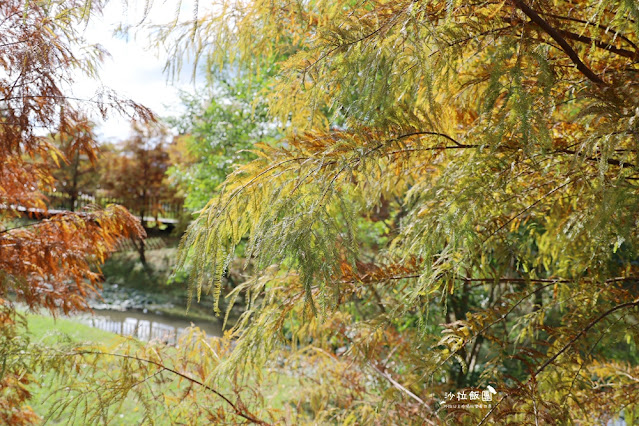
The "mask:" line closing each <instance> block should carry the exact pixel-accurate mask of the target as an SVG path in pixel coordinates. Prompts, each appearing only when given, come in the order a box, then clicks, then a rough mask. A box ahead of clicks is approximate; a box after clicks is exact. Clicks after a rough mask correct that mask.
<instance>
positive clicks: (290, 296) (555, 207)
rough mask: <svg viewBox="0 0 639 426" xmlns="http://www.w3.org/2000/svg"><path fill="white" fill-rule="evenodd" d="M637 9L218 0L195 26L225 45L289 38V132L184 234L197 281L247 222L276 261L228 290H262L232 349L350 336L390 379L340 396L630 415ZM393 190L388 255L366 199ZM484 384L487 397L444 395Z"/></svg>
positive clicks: (271, 43) (204, 280) (383, 403)
mask: <svg viewBox="0 0 639 426" xmlns="http://www.w3.org/2000/svg"><path fill="white" fill-rule="evenodd" d="M638 25H639V8H638V5H637V4H636V3H634V2H628V1H579V2H573V1H555V2H549V1H530V0H527V1H524V0H521V1H520V0H508V1H498V2H472V1H471V2H467V1H452V2H451V1H448V2H444V1H425V2H414V1H393V2H386V1H363V2H330V1H329V2H325V1H321V2H320V1H317V2H315V1H310V2H297V3H291V2H288V1H287V2H278V1H275V2H274V1H270V0H269V1H259V0H258V1H253V2H248V3H247V2H237V3H232V2H230V3H229V4H228V5H227V8H226V9H225V12H224V13H223V14H219V13H218V12H217V11H214V12H213V13H212V14H211V15H209V16H203V17H202V18H201V19H200V20H199V21H198V23H197V26H195V27H194V28H195V30H194V33H193V34H194V36H193V37H191V38H186V37H182V38H177V39H176V40H177V42H176V46H178V47H179V48H181V49H184V48H187V49H188V48H193V49H194V50H195V51H196V53H198V54H199V55H200V58H202V59H204V60H207V61H209V62H210V63H211V64H215V63H216V61H217V60H218V59H219V58H220V55H221V54H222V53H221V52H222V51H223V50H224V49H220V48H219V46H220V45H222V46H224V47H225V48H226V49H227V50H226V51H227V52H228V51H231V52H234V53H235V60H236V61H237V63H239V64H243V66H246V67H248V68H251V67H254V66H259V59H257V60H256V59H255V58H268V57H277V55H281V54H284V53H287V54H290V57H289V58H288V59H287V60H286V61H282V62H280V63H279V66H280V70H281V72H280V74H279V76H278V77H277V78H275V79H273V81H272V85H271V89H270V91H269V96H270V111H271V113H272V114H273V116H275V117H277V118H279V120H280V122H281V123H282V125H283V126H284V127H285V131H286V133H287V137H286V143H281V144H280V145H279V146H277V147H275V146H268V145H259V144H258V145H257V147H256V151H255V152H256V153H257V154H258V155H259V158H258V159H257V160H255V161H253V162H251V163H249V164H248V165H245V166H242V167H240V168H239V169H238V170H237V171H235V172H234V173H233V174H231V175H230V176H229V177H228V178H227V181H226V183H225V184H224V186H223V188H224V192H223V193H222V194H221V195H220V196H219V197H217V198H215V199H213V200H211V201H210V203H209V204H208V205H207V207H206V208H205V209H204V210H203V212H202V213H201V215H200V216H199V218H198V219H197V220H196V221H195V223H194V224H193V225H192V227H191V228H190V230H189V232H188V234H187V236H186V237H185V239H184V241H183V249H182V264H183V265H184V266H185V267H187V268H188V267H189V265H191V269H192V270H193V274H192V275H193V278H194V279H195V280H196V282H197V286H196V288H197V292H198V294H199V291H200V290H201V289H207V288H209V289H211V290H212V291H213V293H214V294H215V295H216V297H218V298H219V297H221V295H220V279H221V277H222V276H223V274H224V271H225V270H226V268H227V266H228V263H229V261H230V260H231V259H232V258H233V256H234V252H235V249H236V247H237V246H238V244H240V243H241V241H242V239H243V238H244V237H246V236H248V238H249V243H248V246H247V248H246V252H247V256H248V257H251V258H252V259H254V260H255V262H256V263H257V264H258V265H259V266H260V268H259V271H260V272H258V275H257V276H256V277H255V279H254V280H251V281H247V282H246V283H245V284H244V285H243V286H242V287H240V288H238V289H237V290H236V291H235V292H234V293H233V295H232V297H235V296H237V295H238V294H241V293H242V292H245V293H246V297H247V298H248V299H249V300H250V301H251V303H250V304H249V306H250V309H249V311H248V312H247V313H246V314H245V316H244V317H243V320H242V321H240V322H239V323H238V325H237V326H236V328H235V332H236V333H237V336H238V349H237V350H236V352H234V354H233V359H232V360H231V361H232V363H233V362H235V364H232V365H245V363H246V362H257V363H260V362H263V361H265V360H266V359H268V357H269V354H270V353H271V351H272V350H273V348H275V347H277V346H278V344H279V343H276V342H277V341H278V340H277V339H276V337H277V336H281V335H282V332H287V333H289V334H290V333H292V335H293V336H297V337H298V338H299V340H298V342H307V343H309V342H312V343H309V344H310V345H311V346H314V347H315V346H316V347H321V348H322V349H323V350H326V351H328V352H330V353H333V354H336V353H340V354H341V355H340V356H339V357H338V358H339V360H340V362H349V363H351V364H350V365H351V368H352V369H353V371H358V372H369V373H370V374H372V375H373V376H372V377H375V379H371V381H370V382H367V384H366V385H365V388H366V391H365V392H370V393H371V394H377V395H383V397H381V399H379V400H377V399H375V402H374V403H373V402H370V401H369V402H370V403H371V404H372V405H368V404H367V403H364V404H362V405H357V404H354V403H353V404H351V405H348V404H346V406H341V405H340V404H339V403H336V406H335V407H339V408H335V409H336V410H337V412H333V415H334V416H335V417H336V418H341V419H348V418H349V417H348V416H350V415H353V413H354V412H359V413H358V414H357V416H360V415H364V414H363V413H368V414H367V415H370V416H372V417H371V418H376V419H377V420H380V419H382V418H384V417H383V416H388V415H391V414H392V415H398V414H399V415H406V414H407V413H412V414H414V415H416V416H421V417H422V419H427V418H433V419H434V418H435V417H438V418H440V419H443V418H446V417H447V416H449V417H451V418H457V419H462V418H463V419H465V421H468V422H472V421H475V422H477V421H478V422H482V423H484V422H487V421H489V419H492V420H490V421H493V420H495V419H500V420H504V421H505V420H506V419H509V420H511V421H519V420H521V421H523V420H526V421H532V419H533V418H534V419H536V420H537V421H554V420H557V419H565V420H568V419H572V420H575V421H576V420H580V421H595V419H597V418H599V420H603V419H606V418H609V417H610V416H614V415H617V414H619V413H620V412H621V411H622V410H623V411H624V412H625V413H626V415H628V416H631V415H632V413H634V412H635V411H636V410H637V407H636V405H635V402H633V401H636V399H637V398H636V396H635V395H636V392H637V390H638V389H637V381H636V377H637V373H638V372H639V371H638V370H637V368H638V367H637V357H636V355H635V354H636V343H635V342H636V338H637V334H636V333H637V332H636V327H634V324H636V322H637V309H636V307H637V305H639V299H638V297H639V293H638V292H637V277H638V275H637V270H636V264H637V262H636V259H637V247H636V245H637V242H638V240H637V233H636V223H637V219H638V216H637V214H638V210H637V206H639V203H638V201H639V200H638V199H637V196H638V194H639V193H638V192H637V186H636V182H637V179H638V177H639V169H638V163H637V161H639V159H638V158H637V148H638V146H637V141H638V139H637V125H638V123H637V115H638V114H639V104H638V101H637V99H639V98H638V97H637V88H638V87H639V86H638V83H639V80H637V72H638V71H639V68H637V59H638V58H639V51H638V50H637V43H638V42H639V40H638V38H637V34H638V33H637V30H638V29H639V28H638ZM172 34H175V32H173V33H172ZM388 200H391V201H390V203H389V202H388ZM389 206H390V207H389ZM381 207H384V208H390V209H391V211H392V215H391V216H392V217H393V220H392V226H391V228H392V229H389V230H388V232H387V234H386V237H388V238H385V239H384V240H383V242H382V243H381V244H378V245H376V248H375V255H374V256H371V255H370V254H371V247H370V244H367V242H366V241H365V238H362V235H361V234H362V233H361V232H360V231H361V219H362V218H365V217H368V218H370V215H371V214H372V213H374V212H375V211H378V210H379V209H380V208H381ZM378 242H379V241H378ZM371 259H373V260H371ZM358 305H359V306H360V307H359V308H357V306H358ZM302 324H305V325H302ZM298 334H299V335H298ZM309 334H310V335H312V339H311V340H308V339H309ZM292 339H293V341H296V338H295V337H293V338H292ZM305 339H306V340H305ZM338 348H341V349H340V352H335V350H336V349H338ZM344 350H345V352H343V353H342V351H344ZM236 353H237V356H235V355H236ZM334 356H337V355H334ZM336 359H337V358H336ZM240 361H241V362H240ZM360 383H361V382H360ZM488 384H490V385H492V386H493V387H495V388H497V390H498V393H497V395H496V396H495V400H494V401H493V403H492V405H491V407H490V408H473V407H471V406H465V408H461V409H459V408H457V409H452V408H446V406H445V405H444V406H442V405H441V402H442V400H444V395H445V392H458V391H459V390H460V389H463V388H469V389H473V388H485V386H487V385H488ZM329 405H330V404H329ZM372 406H374V407H375V409H374V410H373V409H372V408H371V407H372ZM365 407H369V408H370V409H371V410H372V411H366V410H368V409H369V408H365ZM372 413H375V414H372ZM376 416H379V417H376ZM357 418H360V417H357ZM394 418H395V417H394ZM413 419H415V420H416V422H420V421H423V420H418V417H413ZM473 419H474V420H473ZM553 419H554V420H553Z"/></svg>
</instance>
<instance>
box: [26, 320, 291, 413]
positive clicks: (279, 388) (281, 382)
mask: <svg viewBox="0 0 639 426" xmlns="http://www.w3.org/2000/svg"><path fill="white" fill-rule="evenodd" d="M26 318H27V325H28V330H29V334H30V337H31V339H32V341H34V342H41V343H44V344H47V345H51V346H55V345H56V343H61V342H69V341H71V342H74V343H78V344H79V345H80V344H82V343H97V344H100V345H104V346H116V345H117V344H118V343H121V342H123V341H124V340H125V339H126V338H124V337H121V336H118V335H116V334H113V333H109V332H105V331H102V330H99V329H97V328H92V327H89V326H87V325H84V324H80V323H78V322H74V321H72V320H69V319H65V318H57V319H54V318H53V317H51V316H46V315H34V314H27V315H26ZM264 373H265V375H266V376H268V378H267V379H265V380H264V382H263V385H262V386H263V387H262V391H263V392H264V394H263V396H264V397H265V399H266V401H267V405H269V406H271V407H277V408H280V409H281V408H283V407H284V406H286V405H287V402H286V401H288V400H289V398H291V397H293V396H294V395H295V392H296V391H298V390H299V387H298V386H299V382H298V381H297V380H296V379H294V378H292V377H290V376H289V375H288V374H272V375H270V374H267V373H266V370H265V371H264ZM96 374H98V375H100V374H108V372H97V373H96ZM40 383H41V386H33V387H32V393H33V398H32V400H31V407H32V408H33V409H34V411H35V412H36V413H37V414H39V415H40V416H42V417H43V418H44V417H46V415H47V413H49V411H50V409H51V407H52V406H53V402H54V401H53V399H52V398H50V399H47V396H48V395H49V393H50V391H52V390H55V389H59V388H60V385H59V384H57V383H56V382H55V378H54V375H53V374H52V373H51V374H43V375H42V376H41V378H40ZM167 386H169V388H170V390H172V391H176V390H177V389H178V388H177V386H178V385H177V384H176V382H172V383H170V384H168V385H167ZM218 390H219V391H220V392H222V393H223V394H224V393H225V394H229V389H224V388H223V386H222V387H220V388H218ZM155 392H157V394H158V395H163V394H165V393H166V392H163V390H162V389H156V390H155ZM155 392H154V393H155ZM111 413H115V416H114V419H113V420H112V421H111V422H109V424H110V425H137V424H141V421H142V419H143V413H142V407H141V406H140V404H139V402H138V401H137V400H136V399H135V397H134V396H133V395H129V396H128V397H127V399H126V400H125V401H124V402H123V403H122V404H121V405H120V406H117V407H112V408H111ZM72 414H73V413H72V412H71V411H70V410H69V411H68V412H63V413H62V414H61V415H59V416H57V418H56V419H54V420H48V422H47V424H64V425H84V424H85V423H84V422H83V421H82V419H81V418H79V419H75V420H74V418H73V415H72ZM80 417H81V416H80ZM155 420H156V421H155V424H159V425H163V424H167V425H168V424H171V422H170V421H169V419H168V418H167V419H166V421H165V422H163V421H162V419H155Z"/></svg>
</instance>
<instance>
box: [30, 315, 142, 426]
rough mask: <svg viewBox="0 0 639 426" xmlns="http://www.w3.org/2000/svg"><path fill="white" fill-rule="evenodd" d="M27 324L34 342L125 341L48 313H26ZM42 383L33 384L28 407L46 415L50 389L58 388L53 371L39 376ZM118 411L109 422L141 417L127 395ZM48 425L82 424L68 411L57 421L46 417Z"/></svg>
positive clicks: (130, 422)
mask: <svg viewBox="0 0 639 426" xmlns="http://www.w3.org/2000/svg"><path fill="white" fill-rule="evenodd" d="M26 318H27V327H28V330H29V334H30V337H31V339H32V340H33V341H34V342H41V343H46V344H48V345H55V344H56V343H57V342H64V341H68V340H71V341H73V342H76V343H78V344H82V343H97V344H100V345H106V346H115V345H117V344H118V343H120V342H122V341H123V340H124V338H123V337H121V336H118V335H117V334H113V333H109V332H106V331H102V330H100V329H97V328H93V327H89V326H87V325H84V324H80V323H78V322H75V321H72V320H69V319H64V318H53V317H52V316H48V315H34V314H27V315H26ZM40 383H41V386H34V387H33V389H32V393H33V398H32V400H31V407H32V408H33V409H34V411H35V412H36V413H37V414H39V415H40V416H42V417H43V418H45V417H46V415H47V413H48V412H49V411H50V409H51V407H52V405H53V400H51V399H47V396H48V394H49V392H50V391H51V390H54V389H56V388H58V387H59V385H58V384H56V382H55V378H54V375H53V374H45V375H43V376H42V377H41V382H40ZM117 411H118V414H116V418H115V420H114V421H113V422H111V423H109V424H112V425H136V424H139V423H140V420H141V419H142V416H141V412H140V408H139V407H138V404H137V402H136V401H135V399H134V398H131V397H130V398H127V399H126V400H125V402H124V403H123V404H122V406H120V407H118V410H117ZM47 424H64V425H83V424H84V423H83V422H82V421H81V420H79V419H78V420H76V421H72V416H71V413H63V414H62V415H61V416H60V418H58V419H56V420H49V421H48V422H47Z"/></svg>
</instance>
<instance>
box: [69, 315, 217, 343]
mask: <svg viewBox="0 0 639 426" xmlns="http://www.w3.org/2000/svg"><path fill="white" fill-rule="evenodd" d="M94 312H95V314H94V315H82V316H78V317H77V319H78V321H80V322H81V323H83V324H86V325H89V326H91V327H95V328H99V329H100V330H104V331H109V332H111V333H116V334H120V335H123V336H132V337H135V338H137V339H140V340H144V341H149V340H160V341H163V342H166V343H168V344H175V343H176V340H177V338H179V337H180V335H181V334H182V333H184V330H185V329H186V328H187V327H189V326H190V325H191V324H192V323H193V325H195V326H197V327H199V328H200V329H201V330H203V331H204V332H206V335H207V336H210V337H214V336H221V335H222V323H220V322H208V321H198V320H194V321H193V322H190V321H187V320H184V319H178V318H172V317H170V316H165V315H159V314H156V313H152V312H144V311H137V310H132V311H110V310H97V309H96V310H94Z"/></svg>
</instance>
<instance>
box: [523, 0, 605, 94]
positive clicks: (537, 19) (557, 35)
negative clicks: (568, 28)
mask: <svg viewBox="0 0 639 426" xmlns="http://www.w3.org/2000/svg"><path fill="white" fill-rule="evenodd" d="M512 2H513V4H514V5H515V7H516V8H517V9H519V10H521V11H522V12H524V14H526V16H528V17H529V18H530V20H531V21H533V22H534V23H535V24H537V25H538V26H539V27H540V28H541V29H542V30H544V31H545V32H546V33H547V34H548V35H549V36H550V37H552V39H553V40H555V41H556V42H557V43H558V44H559V46H560V47H561V49H562V50H563V51H564V52H565V53H566V55H568V57H569V58H570V60H572V62H573V63H574V64H575V66H576V67H577V69H578V70H579V71H580V72H581V73H582V74H583V75H585V76H586V77H587V78H588V80H590V81H592V82H593V83H596V84H599V85H606V82H605V81H603V80H602V79H601V77H599V76H598V75H597V74H595V73H594V72H593V71H592V70H591V69H590V68H588V66H587V65H586V64H584V63H583V61H582V60H581V59H580V58H579V55H577V52H575V51H574V49H573V48H572V47H571V46H570V44H568V42H567V41H566V39H565V38H564V37H563V36H562V35H561V32H560V31H558V30H557V29H555V28H553V27H552V26H551V25H550V24H549V23H548V22H546V21H545V20H544V18H542V17H541V16H539V14H538V13H537V12H536V11H535V10H534V9H532V8H531V7H530V6H528V5H527V4H526V3H524V2H523V0H512Z"/></svg>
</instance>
